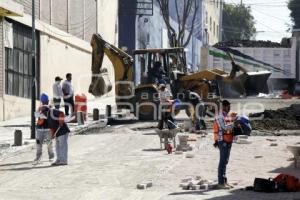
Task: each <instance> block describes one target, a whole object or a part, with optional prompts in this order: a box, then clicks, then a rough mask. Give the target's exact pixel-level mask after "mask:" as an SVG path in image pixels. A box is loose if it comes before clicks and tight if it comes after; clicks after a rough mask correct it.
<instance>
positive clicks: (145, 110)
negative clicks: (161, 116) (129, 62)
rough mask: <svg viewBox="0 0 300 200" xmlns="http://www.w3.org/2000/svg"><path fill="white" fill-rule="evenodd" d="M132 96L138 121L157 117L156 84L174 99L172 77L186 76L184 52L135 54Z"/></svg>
mask: <svg viewBox="0 0 300 200" xmlns="http://www.w3.org/2000/svg"><path fill="white" fill-rule="evenodd" d="M134 58H135V59H134V60H135V63H134V69H135V70H134V72H135V73H134V74H135V79H134V80H135V96H134V99H133V104H134V105H135V106H134V109H135V111H134V113H135V114H136V116H137V117H138V118H139V119H140V120H151V119H156V118H157V117H158V108H159V106H158V105H159V98H158V86H159V84H162V83H163V84H166V85H167V87H169V89H170V90H171V92H172V93H173V96H175V95H176V93H175V92H176V91H174V88H175V87H174V83H175V82H176V81H175V80H174V78H176V77H178V76H174V74H175V73H176V74H185V73H186V72H187V69H186V60H185V51H184V48H169V49H140V50H135V51H134Z"/></svg>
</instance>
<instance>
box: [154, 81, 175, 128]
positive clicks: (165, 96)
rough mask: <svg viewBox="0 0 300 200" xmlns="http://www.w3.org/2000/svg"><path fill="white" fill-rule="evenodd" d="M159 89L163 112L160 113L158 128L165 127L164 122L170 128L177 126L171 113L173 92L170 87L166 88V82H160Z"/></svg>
mask: <svg viewBox="0 0 300 200" xmlns="http://www.w3.org/2000/svg"><path fill="white" fill-rule="evenodd" d="M158 89H159V99H160V106H161V113H160V116H161V117H160V119H159V122H158V129H160V130H162V129H163V127H164V123H166V124H167V126H168V128H169V129H173V128H176V127H175V125H174V119H173V117H172V113H171V108H172V100H171V98H172V94H171V92H170V91H169V90H168V88H166V85H165V84H160V85H159V87H158Z"/></svg>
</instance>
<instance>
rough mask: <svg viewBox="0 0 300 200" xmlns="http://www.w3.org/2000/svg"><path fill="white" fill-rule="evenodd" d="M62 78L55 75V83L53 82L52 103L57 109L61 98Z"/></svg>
mask: <svg viewBox="0 0 300 200" xmlns="http://www.w3.org/2000/svg"><path fill="white" fill-rule="evenodd" d="M61 80H62V78H60V77H59V76H57V77H55V83H54V84H53V87H52V88H53V103H54V107H55V108H56V109H58V110H59V108H60V102H61V99H62V98H63V92H62V89H61V85H60V82H61Z"/></svg>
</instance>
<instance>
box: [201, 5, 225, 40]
mask: <svg viewBox="0 0 300 200" xmlns="http://www.w3.org/2000/svg"><path fill="white" fill-rule="evenodd" d="M222 9H223V1H222V0H210V1H203V10H202V16H203V18H202V19H203V37H204V39H203V42H204V44H208V45H214V44H215V43H217V42H219V41H221V40H222V30H221V28H222Z"/></svg>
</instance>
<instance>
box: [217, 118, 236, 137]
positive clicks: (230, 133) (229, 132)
mask: <svg viewBox="0 0 300 200" xmlns="http://www.w3.org/2000/svg"><path fill="white" fill-rule="evenodd" d="M223 118H224V122H225V125H228V124H232V117H229V116H226V117H223ZM220 131H222V130H220V128H219V124H218V122H217V119H215V121H214V124H213V132H214V140H215V141H218V140H219V132H220ZM222 135H223V141H224V142H228V143H231V142H233V131H232V130H228V131H226V132H223V131H222Z"/></svg>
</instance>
